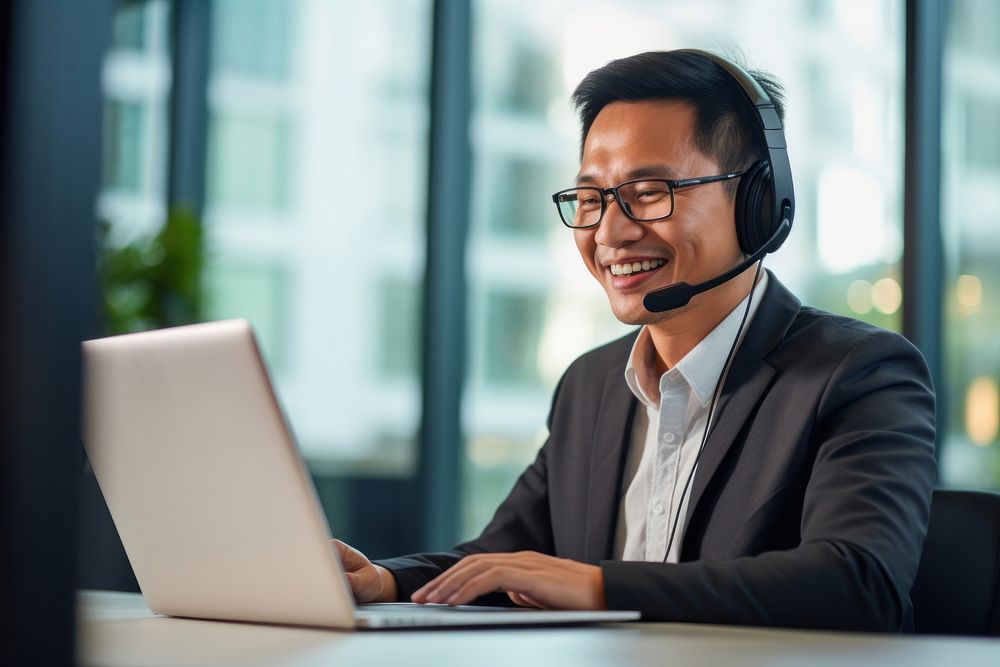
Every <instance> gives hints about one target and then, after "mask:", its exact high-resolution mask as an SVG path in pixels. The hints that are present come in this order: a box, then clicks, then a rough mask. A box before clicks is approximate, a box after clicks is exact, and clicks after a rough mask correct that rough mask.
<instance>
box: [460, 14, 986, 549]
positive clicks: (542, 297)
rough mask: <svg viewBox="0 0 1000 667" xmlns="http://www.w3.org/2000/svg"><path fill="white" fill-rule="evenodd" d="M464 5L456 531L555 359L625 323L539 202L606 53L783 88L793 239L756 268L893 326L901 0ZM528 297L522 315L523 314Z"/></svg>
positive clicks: (468, 522) (809, 298) (556, 373)
mask: <svg viewBox="0 0 1000 667" xmlns="http://www.w3.org/2000/svg"><path fill="white" fill-rule="evenodd" d="M474 9H475V13H474V20H475V25H474V30H475V32H474V38H475V39H474V48H475V52H474V56H475V61H474V77H473V82H474V86H475V88H474V93H475V94H474V99H475V101H476V106H475V109H474V123H473V137H472V139H473V148H474V160H475V163H474V173H475V189H474V193H473V200H472V201H473V210H472V212H471V219H472V230H471V238H470V247H469V262H468V265H469V278H470V281H471V293H472V300H471V307H470V318H471V321H470V335H471V341H470V349H471V351H472V365H471V375H470V379H469V382H468V384H467V387H466V392H465V405H464V428H465V434H466V438H467V441H466V452H467V457H466V465H465V485H464V488H465V489H467V491H466V495H467V497H466V500H465V502H464V503H463V506H464V507H466V508H468V509H467V512H466V514H465V517H464V521H465V523H464V525H463V532H464V534H465V535H466V536H469V535H473V534H476V533H477V532H478V531H479V530H480V529H481V528H482V526H483V524H484V522H485V521H486V520H487V519H488V518H489V516H490V515H491V513H492V510H493V509H495V507H496V504H497V503H498V502H499V500H500V499H502V497H503V496H504V495H505V494H506V493H507V491H508V490H509V488H510V485H511V483H512V482H513V480H514V478H515V477H516V475H517V474H518V473H519V472H520V471H521V470H522V469H523V467H524V466H525V465H526V464H527V463H529V462H530V461H531V460H532V458H533V457H534V455H535V452H536V450H537V448H538V446H540V444H541V443H542V442H543V440H544V435H545V432H544V428H543V426H544V423H545V416H546V414H547V412H548V408H549V401H550V399H551V391H552V390H553V389H554V387H555V384H556V382H557V381H558V379H559V377H560V375H561V373H562V372H563V371H564V370H565V368H566V366H568V364H569V363H570V362H571V361H572V360H573V359H574V358H575V357H577V356H579V355H580V354H582V353H583V352H585V351H587V350H588V349H590V348H592V347H594V346H597V345H599V344H601V343H603V342H607V341H609V340H611V339H612V338H614V337H617V336H619V335H622V334H624V333H625V332H626V331H627V330H628V329H627V328H626V327H624V326H623V325H620V324H619V323H618V322H617V321H616V320H614V318H613V317H612V315H611V313H610V309H609V308H608V305H607V301H606V299H605V296H604V293H603V291H602V290H601V289H600V287H599V286H598V285H597V283H596V281H595V280H594V279H593V278H592V277H591V276H590V275H589V273H587V271H586V270H585V269H584V268H583V265H582V262H581V260H580V258H579V256H578V253H577V250H576V248H575V246H574V243H573V239H572V232H571V231H569V230H567V229H565V228H564V227H563V226H562V225H561V224H560V222H559V219H558V216H557V214H556V210H555V207H554V206H553V205H552V202H551V200H550V199H549V195H550V194H551V193H553V192H555V191H557V190H560V189H562V188H566V187H570V186H571V185H573V183H572V181H573V177H574V176H575V173H576V169H577V166H578V156H579V136H578V131H579V126H578V121H577V119H576V117H575V115H574V112H573V110H572V108H571V106H570V103H569V95H570V93H571V92H572V90H573V88H574V87H575V86H576V84H577V83H578V82H579V81H580V79H581V78H582V77H583V76H584V75H585V74H586V73H587V72H588V71H590V70H592V69H594V68H596V67H600V66H601V65H603V64H604V63H606V62H607V61H609V60H611V59H613V58H617V57H622V56H627V55H631V54H635V53H638V52H641V51H646V50H657V49H671V48H681V47H695V48H705V49H709V50H714V51H716V52H721V53H731V52H733V51H739V50H742V52H743V53H744V54H745V57H746V60H747V62H748V63H749V64H750V66H751V67H754V68H760V69H764V70H768V71H770V72H771V73H773V74H775V75H776V76H777V77H778V78H779V79H781V81H782V82H783V83H784V85H785V87H786V92H787V98H788V103H787V108H788V114H787V123H786V136H787V139H788V143H789V154H790V159H791V162H792V168H793V171H794V176H795V186H796V205H797V212H796V219H795V228H794V229H793V231H792V234H791V237H790V238H789V240H788V242H787V243H786V244H785V246H784V247H783V248H782V249H781V250H780V251H779V252H778V253H777V254H776V255H775V256H774V257H772V258H769V259H768V261H767V263H766V265H767V266H768V267H769V268H772V269H773V270H774V271H775V272H776V274H777V275H778V276H779V277H780V279H781V280H782V281H783V282H784V283H785V284H786V285H787V286H789V287H790V288H791V289H792V290H793V291H794V292H795V293H796V294H797V295H798V296H799V297H800V298H801V299H802V301H803V302H804V303H806V304H809V305H814V306H817V307H820V308H824V309H827V310H831V311H834V312H838V313H843V314H847V315H852V316H854V317H859V318H862V319H865V320H868V321H870V322H873V323H875V324H878V325H880V326H884V327H888V328H891V329H898V328H899V326H900V312H899V309H900V305H901V301H902V292H901V289H900V257H901V249H902V115H903V113H902V99H903V73H902V54H903V43H902V31H903V25H902V19H903V6H902V3H901V1H900V0H880V1H875V2H836V3H827V2H809V3H788V4H787V5H784V6H783V9H782V11H775V9H774V7H773V3H771V2H768V1H767V0H749V1H748V0H706V1H704V2H699V3H664V2H659V1H656V0H616V1H614V2H612V1H610V0H583V1H582V2H575V3H573V4H572V6H570V5H568V4H567V3H565V2H560V1H558V0H515V1H514V2H508V1H504V2H501V1H500V0H478V1H477V2H476V3H475V4H474ZM990 34H995V33H990ZM789 35H794V36H795V38H794V39H780V38H779V37H780V36H789ZM988 41H989V40H984V43H985V42H988ZM991 44H992V42H991ZM990 48H992V47H990ZM992 120H993V117H992V116H989V117H987V118H985V119H984V120H983V121H982V122H984V123H987V124H988V123H990V122H992ZM608 185H611V184H608ZM511 294H515V295H517V299H519V300H522V301H519V302H518V303H522V305H521V306H514V305H512V304H513V302H511V303H507V304H506V305H500V304H499V303H498V302H496V301H495V300H494V301H493V302H491V301H490V299H489V298H488V297H487V298H486V299H485V301H486V304H485V305H482V301H483V297H484V295H511ZM494 299H495V297H494ZM529 299H530V303H532V304H534V305H532V306H526V305H523V304H526V303H528V302H529V301H528V300H529ZM527 349H534V350H537V359H530V358H528V357H526V355H525V354H524V352H523V350H527ZM497 354H509V355H512V357H511V358H510V359H504V358H501V359H497V358H494V355H497ZM505 363H509V364H510V368H505V367H504V364H505ZM528 366H531V367H532V370H531V371H530V372H529V371H528ZM501 369H502V370H501ZM511 375H514V376H515V378H516V380H517V382H516V383H513V382H512V378H511V377H510V376H511ZM513 384H517V389H516V390H513V389H512V388H511V387H512V385H513Z"/></svg>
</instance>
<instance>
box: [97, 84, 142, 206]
mask: <svg viewBox="0 0 1000 667" xmlns="http://www.w3.org/2000/svg"><path fill="white" fill-rule="evenodd" d="M145 123H146V110H145V108H144V107H143V105H142V104H138V103H135V102H116V101H110V102H108V103H107V104H105V106H104V187H105V188H107V189H109V190H125V191H128V192H132V193H138V192H139V191H140V190H142V187H143V180H144V179H143V173H142V150H143V135H144V134H145V127H144V126H145Z"/></svg>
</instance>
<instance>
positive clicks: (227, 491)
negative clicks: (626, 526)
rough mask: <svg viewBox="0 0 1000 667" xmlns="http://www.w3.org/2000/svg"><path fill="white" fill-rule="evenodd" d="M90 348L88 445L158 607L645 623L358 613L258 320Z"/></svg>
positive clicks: (485, 621) (552, 618) (570, 614)
mask: <svg viewBox="0 0 1000 667" xmlns="http://www.w3.org/2000/svg"><path fill="white" fill-rule="evenodd" d="M83 353H84V418H85V434H84V441H85V445H86V449H87V453H88V455H89V457H90V462H91V465H92V466H93V468H94V473H95V474H96V476H97V481H98V483H99V484H100V487H101V491H102V492H103V493H104V497H105V500H106V501H107V504H108V508H109V509H110V510H111V516H112V517H113V518H114V522H115V526H116V527H117V529H118V533H119V535H120V536H121V540H122V544H123V545H124V546H125V551H126V553H127V554H128V558H129V561H130V562H131V563H132V568H133V570H134V571H135V575H136V578H137V579H138V581H139V586H140V588H141V589H142V593H143V596H144V597H145V599H146V602H147V604H148V605H149V607H150V609H151V610H153V611H154V612H157V613H161V614H168V615H172V616H185V617H193V618H212V619H225V620H238V621H255V622H266V623H286V624H296V625H314V626H324V627H332V628H384V627H398V626H422V625H426V626H431V625H448V626H483V625H533V624H538V623H555V624H566V623H584V622H604V621H627V620H635V619H638V618H639V613H638V612H631V611H624V612H622V611H610V612H602V611H596V612H575V611H540V610H527V609H516V608H513V609H506V608H502V607H500V608H483V607H461V608H451V607H442V606H424V605H410V604H392V605H364V606H362V607H356V606H355V604H354V599H353V596H352V594H351V589H350V585H349V584H348V582H347V578H346V576H345V575H344V571H343V568H342V566H341V563H340V560H339V557H338V555H337V553H336V550H335V548H334V547H333V546H332V544H331V543H330V534H329V530H328V524H327V521H326V517H325V516H324V515H323V510H322V509H321V507H320V505H319V503H318V501H317V497H316V492H315V489H314V488H313V485H312V481H311V478H310V476H309V474H308V472H307V471H306V468H305V466H304V465H303V463H302V460H301V458H300V457H299V452H298V448H297V446H296V444H295V440H294V438H293V436H292V433H291V430H290V428H289V427H288V425H287V424H286V421H285V419H284V417H283V415H282V411H281V408H280V406H279V404H278V401H277V398H276V396H275V393H274V391H273V389H272V387H271V383H270V380H269V378H268V373H267V368H266V366H265V364H264V361H263V359H262V357H261V355H260V351H259V349H258V347H257V344H256V341H255V338H254V335H253V331H252V329H251V327H250V324H249V323H248V322H246V321H245V320H229V321H224V322H212V323H208V324H198V325H193V326H186V327H177V328H173V329H163V330H160V331H150V332H145V333H139V334H130V335H126V336H115V337H111V338H103V339H99V340H92V341H87V342H85V343H83Z"/></svg>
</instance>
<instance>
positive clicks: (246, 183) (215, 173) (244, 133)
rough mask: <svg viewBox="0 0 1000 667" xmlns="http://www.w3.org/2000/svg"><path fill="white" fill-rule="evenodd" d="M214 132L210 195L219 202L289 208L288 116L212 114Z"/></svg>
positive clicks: (228, 205)
mask: <svg viewBox="0 0 1000 667" xmlns="http://www.w3.org/2000/svg"><path fill="white" fill-rule="evenodd" d="M209 136H210V137H211V139H210V141H209V147H208V197H209V199H210V200H211V201H212V203H213V205H214V206H218V207H220V208H234V209H250V210H254V211H268V212H274V211H276V210H278V209H282V208H285V207H286V206H288V202H289V188H290V186H291V182H292V180H293V178H292V172H291V170H292V168H293V166H294V160H293V156H292V155H291V150H292V146H291V143H292V139H291V128H290V122H289V120H288V119H287V118H285V117H282V116H264V115H258V116H253V115H249V114H238V113H218V114H213V116H212V119H211V122H210V129H209ZM234 165H239V168H238V169H234V168H233V166H234Z"/></svg>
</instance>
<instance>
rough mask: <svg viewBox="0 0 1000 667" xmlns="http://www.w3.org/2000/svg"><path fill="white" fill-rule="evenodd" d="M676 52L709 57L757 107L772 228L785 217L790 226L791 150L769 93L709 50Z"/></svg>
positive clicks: (792, 198)
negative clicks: (767, 166) (768, 180)
mask: <svg viewBox="0 0 1000 667" xmlns="http://www.w3.org/2000/svg"><path fill="white" fill-rule="evenodd" d="M676 52H677V53H690V54H693V55H698V56H701V57H702V58H707V59H709V60H711V61H712V62H714V63H715V64H717V65H719V66H720V67H721V68H722V69H724V70H725V71H726V72H728V73H729V76H731V77H732V78H733V79H734V80H735V81H736V83H738V84H739V85H740V88H741V89H742V90H743V92H744V93H745V94H746V96H747V99H749V100H750V103H751V104H753V107H754V109H756V110H757V117H758V119H759V120H760V125H761V129H762V130H763V132H764V140H765V142H766V143H767V153H768V162H769V163H770V165H771V183H772V187H773V190H772V193H773V197H774V199H773V202H774V206H773V208H772V209H771V214H772V216H773V219H772V220H771V221H770V222H771V229H777V228H778V226H779V225H780V224H781V223H782V221H783V220H788V223H789V226H790V225H791V222H792V218H793V217H794V215H795V193H794V191H793V189H792V167H791V165H790V164H789V162H788V150H787V148H786V144H785V132H784V128H783V127H782V125H781V118H780V117H779V116H778V112H777V110H775V108H774V103H773V102H772V101H771V98H770V96H769V95H768V94H767V92H766V91H765V90H764V89H763V88H762V87H761V85H760V84H759V83H757V80H756V79H754V78H753V77H752V76H750V74H749V73H747V71H746V70H745V69H743V68H742V67H740V66H739V65H737V64H736V63H734V62H732V61H730V60H727V59H726V58H723V57H722V56H718V55H716V54H714V53H710V52H708V51H702V50H700V49H678V50H677V51H676ZM782 240H784V239H782Z"/></svg>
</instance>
